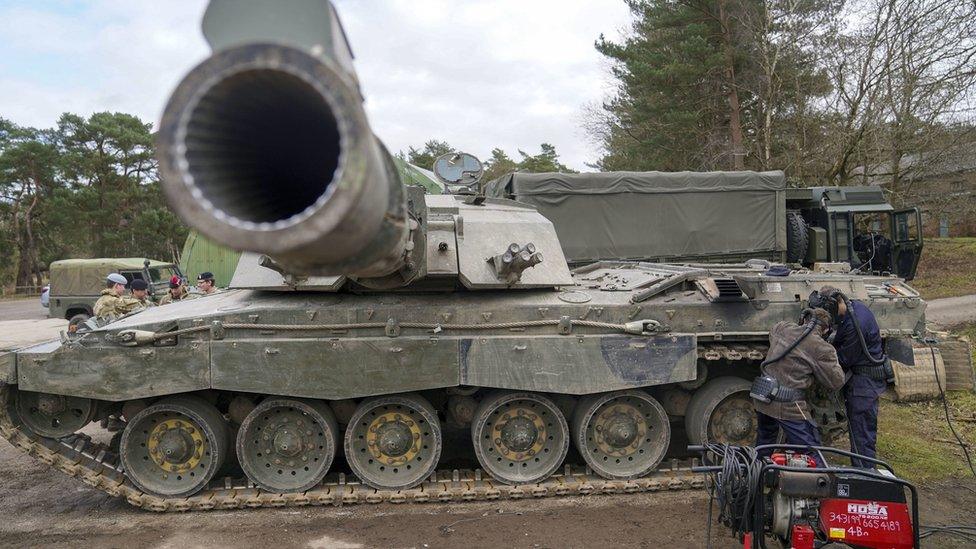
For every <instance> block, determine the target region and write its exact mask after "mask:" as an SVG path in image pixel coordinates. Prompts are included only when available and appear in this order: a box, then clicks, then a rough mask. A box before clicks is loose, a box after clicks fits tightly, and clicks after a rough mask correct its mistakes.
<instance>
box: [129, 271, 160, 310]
mask: <svg viewBox="0 0 976 549" xmlns="http://www.w3.org/2000/svg"><path fill="white" fill-rule="evenodd" d="M129 290H130V293H131V294H132V299H134V300H136V301H138V302H139V305H138V306H136V305H135V304H133V305H132V306H131V307H130V311H129V312H132V311H136V310H139V309H140V308H142V309H148V308H150V307H155V306H156V304H155V303H153V300H152V299H150V298H149V283H148V282H146V281H145V280H143V279H141V278H137V279H135V280H133V281H132V282H131V283H130V284H129Z"/></svg>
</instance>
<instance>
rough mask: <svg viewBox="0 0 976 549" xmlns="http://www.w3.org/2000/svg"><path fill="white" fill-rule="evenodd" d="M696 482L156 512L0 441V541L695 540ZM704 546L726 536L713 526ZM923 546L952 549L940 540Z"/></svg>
mask: <svg viewBox="0 0 976 549" xmlns="http://www.w3.org/2000/svg"><path fill="white" fill-rule="evenodd" d="M922 498H923V503H922V521H923V523H925V524H949V523H956V524H968V523H972V522H973V518H972V511H971V510H972V509H974V508H976V483H973V482H971V481H966V482H958V481H956V482H943V483H939V484H934V485H930V486H926V487H925V488H923V490H922ZM707 502H708V499H707V495H706V494H705V493H704V492H702V491H685V492H669V493H656V494H634V495H620V496H587V497H574V498H553V499H545V500H528V501H525V500H523V501H505V502H478V503H464V504H423V505H404V506H396V505H391V504H382V505H369V506H346V507H307V508H291V509H261V510H247V511H210V512H196V513H184V514H155V513H152V512H149V511H142V510H138V509H135V508H132V507H130V506H128V504H126V503H125V502H124V501H122V500H119V499H115V498H112V497H109V496H107V495H105V494H102V493H101V492H98V491H96V490H93V489H91V488H89V487H87V486H85V485H84V484H82V483H81V482H80V481H78V480H76V479H72V478H69V477H67V476H65V475H62V474H61V473H58V472H56V471H53V470H50V469H48V468H47V466H45V465H44V464H42V463H41V462H39V461H36V460H34V459H32V458H29V457H26V456H24V455H23V454H21V453H20V452H19V451H18V450H16V449H14V448H13V447H12V446H10V445H9V444H8V443H7V442H6V441H3V442H0V517H2V518H3V519H2V521H0V545H2V546H3V547H34V546H45V547H65V548H69V547H70V548H75V547H119V548H131V547H158V548H170V547H172V548H187V547H207V548H209V549H216V548H222V547H234V548H240V547H255V546H258V547H260V546H276V547H306V548H312V549H315V548H327V547H335V548H356V547H418V548H423V547H465V548H466V549H473V548H478V547H527V548H535V547H623V546H627V547H705V541H706V537H705V532H704V530H705V520H706V508H707V507H706V506H707ZM712 541H713V547H717V548H732V547H737V544H736V543H735V542H734V540H733V539H732V538H731V537H730V535H729V533H728V531H727V530H725V529H724V528H722V527H721V526H716V527H715V528H714V530H713V534H712ZM925 547H963V545H961V544H958V543H953V542H951V541H950V540H948V539H947V538H938V539H934V540H933V542H931V543H926V544H925Z"/></svg>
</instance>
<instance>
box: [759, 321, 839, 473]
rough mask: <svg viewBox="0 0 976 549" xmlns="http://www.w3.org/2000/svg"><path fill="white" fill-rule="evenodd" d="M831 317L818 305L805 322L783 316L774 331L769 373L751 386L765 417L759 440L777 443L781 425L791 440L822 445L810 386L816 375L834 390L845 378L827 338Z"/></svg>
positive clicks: (765, 370)
mask: <svg viewBox="0 0 976 549" xmlns="http://www.w3.org/2000/svg"><path fill="white" fill-rule="evenodd" d="M830 320H831V319H830V314H829V313H827V311H825V310H823V309H813V310H808V311H806V314H805V315H804V318H803V319H801V324H796V323H795V322H787V321H782V322H779V323H777V324H776V325H775V326H773V328H772V329H771V330H770V331H769V353H768V354H767V355H766V356H767V359H766V361H765V362H763V367H762V371H763V375H762V377H760V378H758V379H757V380H756V383H755V384H754V385H753V390H752V391H751V392H750V396H752V397H753V405H754V407H755V409H756V416H757V419H758V422H759V426H758V427H759V428H758V433H757V437H756V446H761V445H765V444H775V443H776V442H777V438H778V435H779V431H780V430H781V429H782V431H783V433H784V435H785V437H786V444H803V445H810V446H820V431H819V429H818V427H817V425H816V424H815V423H814V421H813V418H812V417H811V415H810V409H809V405H808V404H807V402H806V394H805V392H806V390H807V389H808V388H810V386H811V385H813V383H814V380H816V381H818V382H820V384H822V385H824V386H825V387H827V389H829V390H831V391H836V390H837V389H840V387H841V386H842V385H843V384H844V372H843V370H841V367H840V365H839V364H838V363H837V351H835V350H834V348H833V347H831V346H830V344H829V343H827V341H826V337H827V335H828V334H829V332H830V326H831V322H830ZM763 382H765V384H764V383H763ZM771 387H774V388H773V389H772V390H770V388H771ZM769 453H771V452H770V451H769V450H767V451H765V452H763V455H768V454H769ZM818 462H819V459H818ZM821 465H823V464H821Z"/></svg>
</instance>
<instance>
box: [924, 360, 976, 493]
mask: <svg viewBox="0 0 976 549" xmlns="http://www.w3.org/2000/svg"><path fill="white" fill-rule="evenodd" d="M926 344H927V345H928V346H929V350H930V351H931V352H932V369H933V370H934V371H935V384H936V385H938V386H939V394H940V395H941V396H942V408H943V410H944V411H945V418H946V424H947V425H948V426H949V430H950V431H952V436H954V437H956V442H958V443H959V447H960V448H962V452H963V454H965V456H966V463H968V464H969V472H971V473H972V474H973V477H974V478H976V468H973V460H972V458H971V457H970V456H969V448H968V447H967V446H966V443H965V442H963V440H962V437H960V436H959V433H957V432H956V428H955V426H954V425H953V424H952V418H951V417H950V415H949V401H948V400H947V399H946V394H945V389H943V388H942V380H940V379H939V365H938V364H937V363H936V359H935V346H934V345H932V343H931V342H928V341H926Z"/></svg>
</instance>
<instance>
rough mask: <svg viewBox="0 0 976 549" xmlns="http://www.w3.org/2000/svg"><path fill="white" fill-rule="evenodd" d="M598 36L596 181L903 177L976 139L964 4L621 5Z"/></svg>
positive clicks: (975, 14) (882, 0)
mask: <svg viewBox="0 0 976 549" xmlns="http://www.w3.org/2000/svg"><path fill="white" fill-rule="evenodd" d="M625 1H626V2H627V4H628V5H629V7H630V9H631V12H632V14H633V24H632V26H631V28H630V29H629V31H628V32H626V34H625V35H624V37H623V39H622V40H620V41H619V42H615V41H612V40H608V39H606V38H604V37H601V38H600V39H599V40H598V41H597V42H596V48H597V50H598V51H599V52H600V53H602V54H603V55H604V56H606V58H607V59H608V60H609V61H610V62H611V75H612V77H613V80H614V81H615V82H616V90H615V92H614V93H613V94H612V95H611V96H610V97H609V98H608V99H607V100H606V101H604V103H603V104H602V105H599V106H594V107H592V108H590V109H588V112H587V116H586V125H587V130H588V132H589V133H590V134H591V135H592V136H593V137H594V138H595V139H596V141H598V142H599V143H600V144H601V145H602V146H603V148H604V150H605V155H604V156H603V157H602V159H601V160H600V162H599V163H598V165H599V167H601V168H603V169H607V170H621V169H627V170H684V169H688V170H704V169H720V170H728V169H736V170H738V169H759V170H765V169H782V170H785V171H786V172H787V174H788V175H790V176H792V177H793V178H794V179H796V180H800V181H805V182H808V183H819V184H824V183H830V184H847V183H855V182H861V181H863V180H865V179H867V178H874V179H873V180H875V181H877V179H878V178H881V179H883V180H884V182H885V183H886V184H887V185H888V186H889V187H888V188H889V189H890V190H891V191H892V194H893V195H894V198H895V199H898V198H899V197H901V196H902V195H903V194H905V193H908V192H910V190H911V189H910V187H911V182H912V179H913V178H912V176H913V174H914V173H918V172H920V171H923V170H924V169H925V167H926V164H928V165H932V164H937V163H939V162H942V161H943V160H944V158H943V156H944V154H945V151H947V150H949V149H951V148H952V146H953V145H955V144H958V143H960V142H963V143H966V142H969V143H971V142H973V140H974V138H976V132H974V127H973V124H972V115H973V110H972V109H973V104H972V101H973V99H974V97H973V93H974V91H976V57H974V56H976V3H973V2H972V0H848V1H844V0H625Z"/></svg>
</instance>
